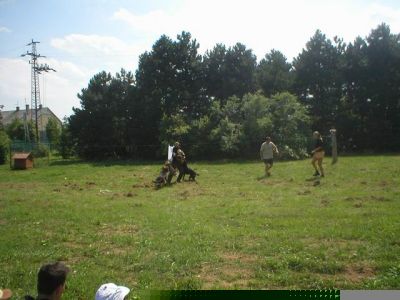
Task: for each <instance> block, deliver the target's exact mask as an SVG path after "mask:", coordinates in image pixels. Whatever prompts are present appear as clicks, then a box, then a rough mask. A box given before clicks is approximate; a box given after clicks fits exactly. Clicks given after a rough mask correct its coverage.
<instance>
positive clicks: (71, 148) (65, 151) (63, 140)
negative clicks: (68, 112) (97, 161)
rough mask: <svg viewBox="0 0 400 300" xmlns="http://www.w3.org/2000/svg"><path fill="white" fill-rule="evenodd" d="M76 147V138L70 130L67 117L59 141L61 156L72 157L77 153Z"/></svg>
mask: <svg viewBox="0 0 400 300" xmlns="http://www.w3.org/2000/svg"><path fill="white" fill-rule="evenodd" d="M75 147H76V145H75V140H74V137H73V136H72V134H71V132H70V129H69V124H68V119H65V120H64V123H63V126H62V128H61V134H60V143H59V152H60V154H61V157H62V158H64V159H68V158H70V157H72V156H73V155H74V154H75Z"/></svg>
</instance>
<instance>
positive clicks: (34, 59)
mask: <svg viewBox="0 0 400 300" xmlns="http://www.w3.org/2000/svg"><path fill="white" fill-rule="evenodd" d="M38 43H40V42H37V41H34V40H33V39H32V41H31V42H30V43H29V44H27V46H32V50H31V52H29V51H26V53H24V54H21V56H22V57H24V56H30V57H31V59H30V61H29V64H30V65H31V108H32V109H34V110H35V113H34V114H31V120H32V121H33V122H34V124H35V133H36V142H39V120H38V109H39V107H40V89H39V74H41V73H42V72H49V71H54V72H56V70H54V69H52V68H50V67H49V65H48V64H44V65H43V64H41V65H39V63H38V58H40V57H46V56H43V55H40V54H37V51H36V44H38Z"/></svg>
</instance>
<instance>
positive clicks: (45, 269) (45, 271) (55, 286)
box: [37, 262, 69, 300]
mask: <svg viewBox="0 0 400 300" xmlns="http://www.w3.org/2000/svg"><path fill="white" fill-rule="evenodd" d="M68 273H69V268H68V267H67V266H66V265H64V264H63V263H62V262H55V263H51V264H46V265H43V266H42V267H41V268H40V270H39V273H38V282H37V291H38V297H37V299H49V300H58V299H61V296H62V294H63V292H64V290H65V281H66V279H67V274H68Z"/></svg>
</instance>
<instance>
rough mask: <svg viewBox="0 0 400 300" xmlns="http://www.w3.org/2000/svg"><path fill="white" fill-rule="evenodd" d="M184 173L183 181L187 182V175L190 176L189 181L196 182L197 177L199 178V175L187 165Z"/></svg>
mask: <svg viewBox="0 0 400 300" xmlns="http://www.w3.org/2000/svg"><path fill="white" fill-rule="evenodd" d="M184 172H185V173H183V180H185V175H186V174H188V175H189V181H196V176H199V175H200V174H199V173H196V172H195V171H194V170H193V169H191V168H189V167H188V166H187V165H186V166H185V168H184Z"/></svg>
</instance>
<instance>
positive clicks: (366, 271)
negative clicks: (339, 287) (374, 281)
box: [343, 264, 376, 282]
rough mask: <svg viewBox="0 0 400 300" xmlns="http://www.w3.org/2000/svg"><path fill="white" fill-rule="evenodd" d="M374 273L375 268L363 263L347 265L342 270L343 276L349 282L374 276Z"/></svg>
mask: <svg viewBox="0 0 400 300" xmlns="http://www.w3.org/2000/svg"><path fill="white" fill-rule="evenodd" d="M375 274H376V273H375V270H374V269H373V268H372V267H371V266H368V265H364V264H361V265H356V264H352V265H348V266H346V268H345V270H344V272H343V276H344V277H345V278H346V280H348V281H351V282H361V281H363V280H364V279H367V278H371V277H374V276H375Z"/></svg>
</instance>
